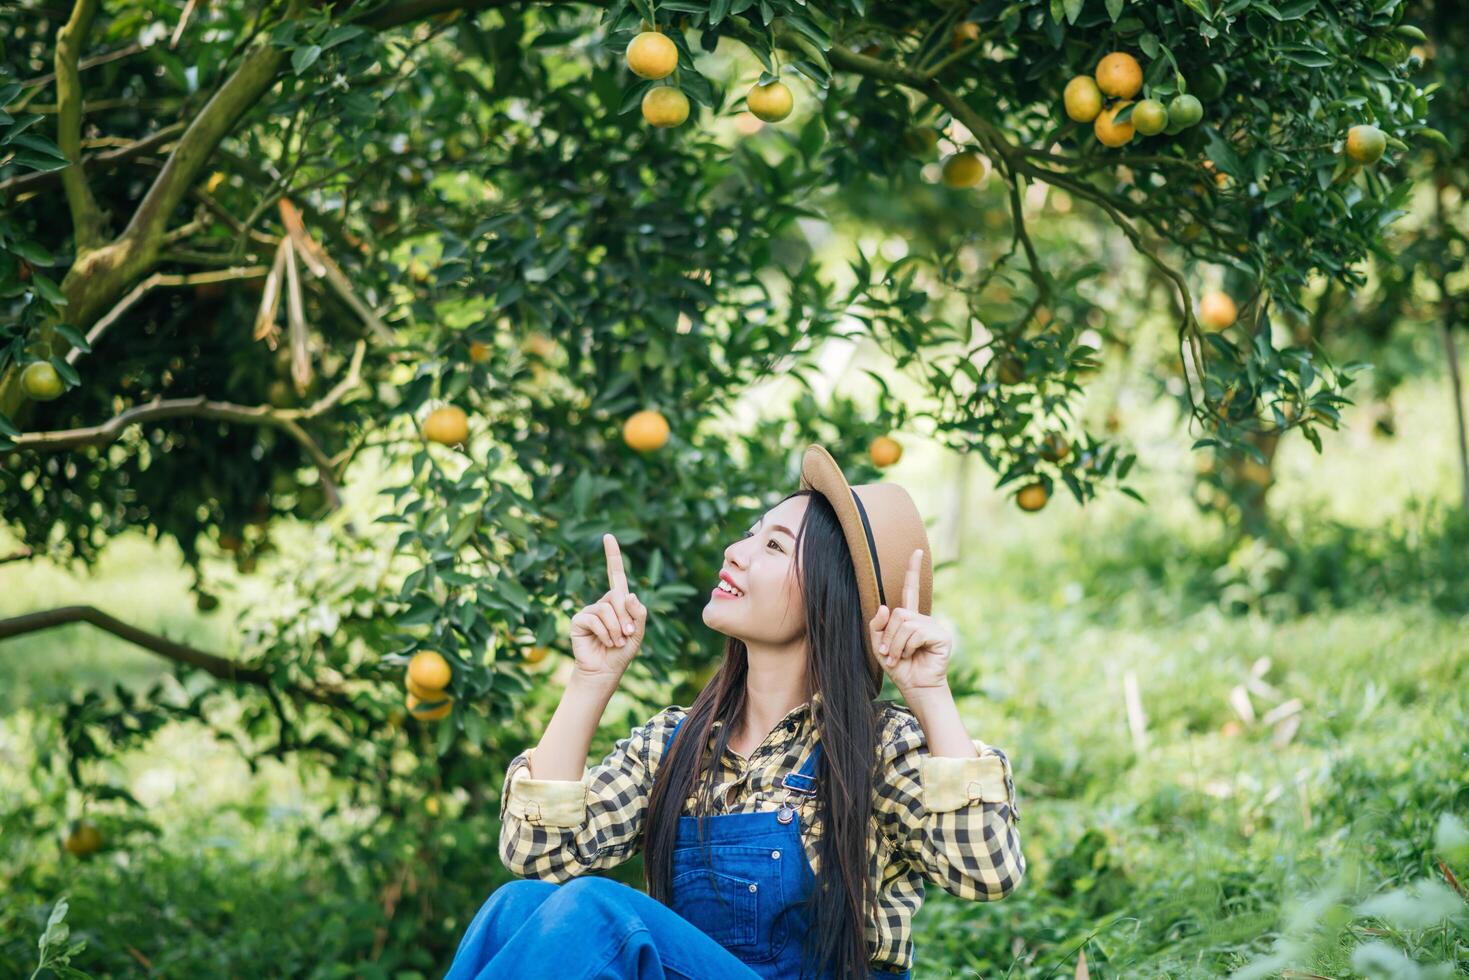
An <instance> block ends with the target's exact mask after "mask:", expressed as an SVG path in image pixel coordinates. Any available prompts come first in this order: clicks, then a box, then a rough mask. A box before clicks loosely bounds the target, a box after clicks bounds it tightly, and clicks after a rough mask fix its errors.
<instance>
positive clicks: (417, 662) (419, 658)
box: [408, 650, 454, 691]
mask: <svg viewBox="0 0 1469 980" xmlns="http://www.w3.org/2000/svg"><path fill="white" fill-rule="evenodd" d="M408 679H409V680H410V681H412V682H413V683H414V684H416V685H417V686H418V687H419V689H421V690H425V691H442V690H443V689H444V688H446V687H448V686H449V682H450V681H451V680H453V679H454V671H453V670H452V669H451V668H450V667H449V661H447V660H445V659H444V655H443V654H442V653H438V652H437V651H434V650H420V651H418V652H417V653H415V654H414V655H413V659H412V660H410V661H408Z"/></svg>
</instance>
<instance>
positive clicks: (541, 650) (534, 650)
mask: <svg viewBox="0 0 1469 980" xmlns="http://www.w3.org/2000/svg"><path fill="white" fill-rule="evenodd" d="M550 655H551V648H550V647H541V646H535V647H531V648H529V649H528V650H526V651H525V662H526V663H528V664H538V663H540V662H541V661H542V660H545V659H546V658H547V657H548V656H550Z"/></svg>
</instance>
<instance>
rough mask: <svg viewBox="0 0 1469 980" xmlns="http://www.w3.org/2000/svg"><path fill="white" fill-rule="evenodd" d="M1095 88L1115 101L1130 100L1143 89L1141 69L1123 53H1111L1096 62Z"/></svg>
mask: <svg viewBox="0 0 1469 980" xmlns="http://www.w3.org/2000/svg"><path fill="white" fill-rule="evenodd" d="M1096 77H1097V88H1099V89H1101V90H1102V91H1103V92H1104V93H1105V94H1107V95H1110V96H1112V97H1113V98H1117V99H1130V98H1132V97H1133V96H1134V95H1137V93H1138V92H1139V91H1141V90H1142V87H1143V69H1142V66H1141V65H1139V64H1138V63H1137V59H1136V58H1134V57H1133V56H1132V55H1130V54H1128V53H1127V52H1125V51H1113V52H1112V53H1111V54H1109V55H1107V56H1106V57H1105V58H1103V59H1102V60H1101V61H1099V62H1097V71H1096Z"/></svg>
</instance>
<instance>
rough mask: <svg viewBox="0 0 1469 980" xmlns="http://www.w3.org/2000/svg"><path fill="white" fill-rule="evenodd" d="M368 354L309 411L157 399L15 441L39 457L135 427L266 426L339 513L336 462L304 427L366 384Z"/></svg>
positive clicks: (361, 346)
mask: <svg viewBox="0 0 1469 980" xmlns="http://www.w3.org/2000/svg"><path fill="white" fill-rule="evenodd" d="M366 350H367V345H366V343H365V342H363V341H360V340H359V341H358V342H357V346H356V348H355V349H354V350H353V351H352V362H351V364H350V365H349V366H348V368H347V374H346V376H345V377H343V378H342V380H341V381H339V382H338V383H337V384H336V385H335V386H334V387H333V388H332V390H331V391H329V392H327V393H326V394H325V395H323V396H322V397H321V398H320V399H318V400H317V401H316V402H315V403H313V404H312V405H310V406H308V407H306V408H275V407H274V406H272V405H237V404H234V403H232V402H217V401H210V400H209V399H207V398H205V397H204V396H203V395H198V396H195V397H193V398H169V399H161V398H160V399H154V400H153V401H151V402H148V403H146V404H143V405H135V406H133V407H132V408H129V409H127V410H126V411H123V412H119V413H118V414H117V415H114V416H113V417H112V418H110V419H108V420H107V421H106V422H103V423H102V424H100V425H94V426H90V427H88V428H84V429H61V430H58V431H55V432H27V433H24V434H22V435H21V436H20V437H19V438H17V439H15V440H14V442H15V445H16V448H18V449H30V450H33V451H35V452H58V451H60V450H64V449H76V448H78V447H81V446H101V445H106V444H107V443H110V442H113V441H115V440H116V439H117V438H118V437H119V436H120V435H122V433H123V432H124V431H125V430H126V429H127V428H128V427H129V426H133V425H141V424H143V423H144V422H158V421H162V420H165V419H174V418H207V419H218V420H220V421H224V422H235V423H239V424H242V425H263V426H268V427H270V428H275V429H280V430H281V431H283V432H285V433H286V434H287V435H289V436H290V437H291V438H292V439H294V440H295V441H296V442H297V443H298V444H300V446H301V448H302V450H303V451H304V452H305V453H306V455H307V456H308V457H310V459H311V462H312V463H313V464H315V466H316V468H317V470H318V472H320V474H321V481H322V491H323V492H324V493H325V494H326V497H327V501H328V503H329V504H330V505H331V508H332V509H333V510H336V509H338V508H340V507H341V505H342V498H341V493H340V491H339V490H338V488H337V483H336V474H335V473H334V472H333V467H332V463H331V460H330V459H329V458H328V457H327V455H326V453H324V452H322V449H321V447H320V446H319V445H317V443H316V440H315V439H313V438H311V435H310V434H309V433H307V431H306V430H305V429H304V428H302V426H301V425H300V422H302V421H304V420H307V419H312V418H316V417H317V416H318V415H321V414H322V413H324V412H326V411H328V410H330V409H331V408H332V407H333V406H334V405H336V404H337V402H339V401H341V400H342V398H343V397H344V396H345V395H346V394H347V392H349V391H351V390H352V388H354V387H356V386H357V385H358V384H359V383H360V381H361V375H362V357H363V354H364V353H365V352H366Z"/></svg>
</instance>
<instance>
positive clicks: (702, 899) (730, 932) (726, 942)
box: [673, 868, 760, 951]
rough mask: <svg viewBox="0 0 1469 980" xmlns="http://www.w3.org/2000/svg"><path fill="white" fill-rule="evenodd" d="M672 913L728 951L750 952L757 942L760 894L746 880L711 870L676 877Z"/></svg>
mask: <svg viewBox="0 0 1469 980" xmlns="http://www.w3.org/2000/svg"><path fill="white" fill-rule="evenodd" d="M752 885H754V886H756V887H755V888H754V889H752V888H751V886H752ZM673 910H674V911H675V912H677V913H678V914H679V915H681V916H683V917H684V918H685V919H687V920H688V921H689V922H691V923H693V924H694V925H696V926H698V927H699V929H701V930H702V931H703V932H704V933H706V934H707V935H708V936H709V938H711V939H713V940H714V941H715V942H717V943H719V945H721V946H723V947H725V948H726V949H729V950H731V951H738V950H742V949H743V950H753V949H754V947H755V945H756V943H757V942H758V941H759V938H760V937H759V932H758V927H759V923H760V891H759V887H758V883H757V882H755V881H752V880H751V879H749V878H741V877H740V876H738V875H731V874H724V873H723V872H720V871H714V870H712V869H710V868H695V869H693V870H692V871H684V872H682V873H680V874H675V875H674V876H673Z"/></svg>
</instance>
